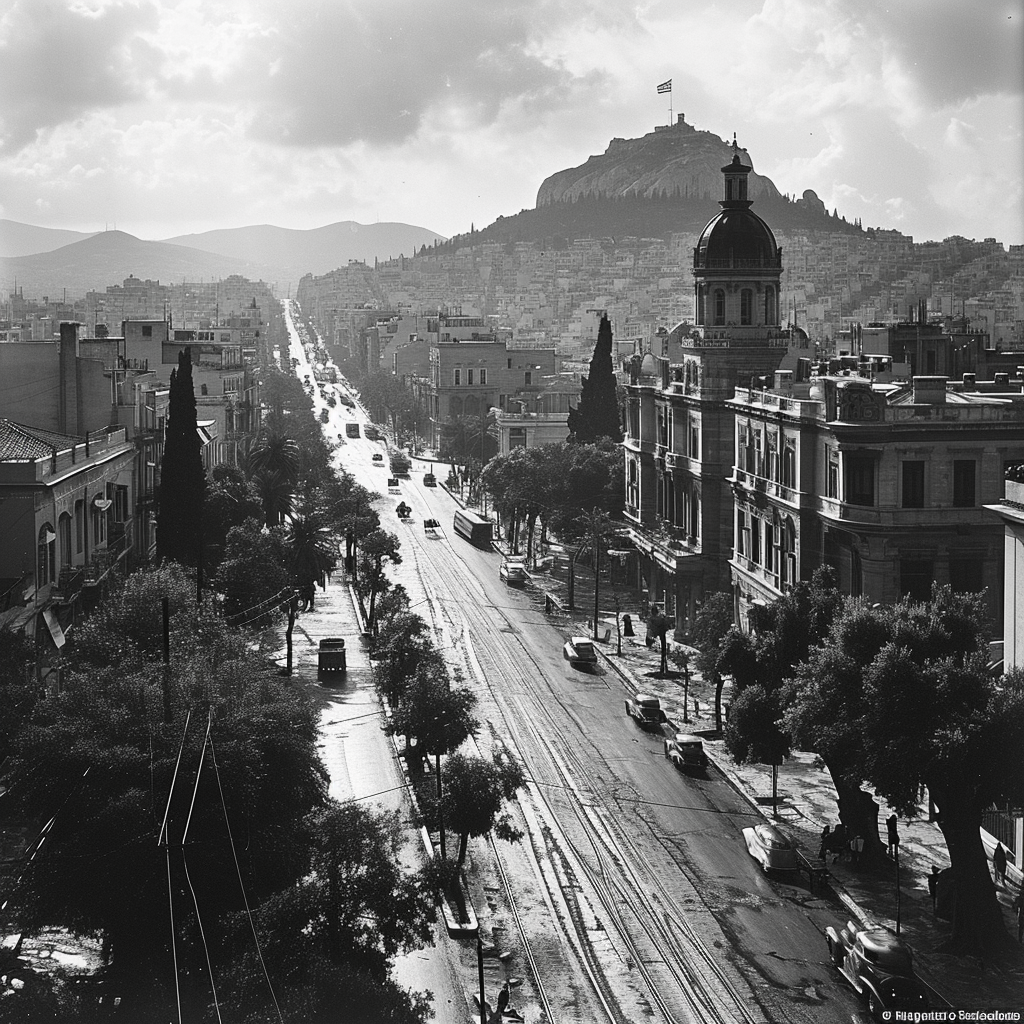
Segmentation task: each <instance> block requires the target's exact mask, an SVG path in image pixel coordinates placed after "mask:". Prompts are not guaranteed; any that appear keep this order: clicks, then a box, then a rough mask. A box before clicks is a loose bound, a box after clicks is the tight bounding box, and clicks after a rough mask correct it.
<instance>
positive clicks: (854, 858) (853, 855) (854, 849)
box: [850, 835, 864, 867]
mask: <svg viewBox="0 0 1024 1024" xmlns="http://www.w3.org/2000/svg"><path fill="white" fill-rule="evenodd" d="M863 852H864V837H863V836H861V835H856V836H854V837H853V838H852V839H851V840H850V863H851V864H852V865H853V866H854V867H857V865H858V864H860V855H861V854H862V853H863Z"/></svg>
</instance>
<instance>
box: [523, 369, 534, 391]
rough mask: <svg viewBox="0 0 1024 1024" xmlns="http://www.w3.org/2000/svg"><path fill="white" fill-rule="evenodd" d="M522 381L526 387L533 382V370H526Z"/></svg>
mask: <svg viewBox="0 0 1024 1024" xmlns="http://www.w3.org/2000/svg"><path fill="white" fill-rule="evenodd" d="M523 383H524V384H525V385H526V386H527V387H529V386H530V385H531V384H532V383H533V371H532V370H527V371H526V379H525V380H524V381H523Z"/></svg>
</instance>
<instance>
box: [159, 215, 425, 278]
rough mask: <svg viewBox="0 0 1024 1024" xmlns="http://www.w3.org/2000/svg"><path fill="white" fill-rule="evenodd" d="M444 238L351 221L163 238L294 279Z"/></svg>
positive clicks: (422, 230) (415, 248)
mask: <svg viewBox="0 0 1024 1024" xmlns="http://www.w3.org/2000/svg"><path fill="white" fill-rule="evenodd" d="M444 240H445V236H444V235H441V234H438V232H436V231H430V230H429V229H428V228H421V227H416V226H414V225H412V224H399V223H394V222H387V223H383V224H358V223H357V222H356V221H354V220H343V221H339V222H338V223H337V224H327V225H325V226H324V227H322V228H312V229H310V230H308V231H296V230H293V229H290V228H278V227H274V226H273V225H272V224H261V225H259V226H254V227H245V228H225V229H221V230H218V231H204V232H203V233H201V234H198V235H179V236H178V237H176V238H168V239H166V241H167V242H169V243H173V244H175V245H187V246H190V247H192V248H194V249H202V250H204V251H205V252H212V253H217V254H219V255H221V256H231V257H233V258H235V259H244V260H251V261H253V262H255V263H262V264H265V265H267V266H273V267H277V268H278V274H277V278H278V279H282V278H283V279H286V280H289V281H292V282H297V281H298V280H299V278H301V277H302V275H303V274H310V273H312V274H325V273H327V272H328V271H330V270H336V269H337V268H338V267H344V266H345V265H346V264H347V263H348V261H349V260H364V261H365V262H366V263H369V264H371V265H372V263H373V261H374V259H375V258H377V259H382V260H385V259H389V258H391V257H392V256H403V255H404V256H412V255H413V254H414V253H415V252H416V251H418V250H419V249H421V248H422V247H423V246H424V245H432V244H433V243H434V242H436V241H441V242H443V241H444Z"/></svg>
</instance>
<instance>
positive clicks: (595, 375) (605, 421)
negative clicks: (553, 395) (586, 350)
mask: <svg viewBox="0 0 1024 1024" xmlns="http://www.w3.org/2000/svg"><path fill="white" fill-rule="evenodd" d="M605 437H610V438H611V439H612V440H613V441H616V442H618V441H621V440H622V431H621V430H620V429H619V403H618V398H617V397H616V394H615V371H614V370H613V369H612V325H611V323H610V322H609V320H608V317H607V316H603V317H601V326H600V327H599V328H598V330H597V344H596V345H595V346H594V354H593V355H592V356H591V357H590V374H589V375H588V376H586V377H584V378H583V393H582V394H581V395H580V402H579V405H577V406H576V408H575V409H570V410H569V440H570V441H579V442H581V443H583V444H592V443H593V442H595V441H597V440H599V439H601V438H605Z"/></svg>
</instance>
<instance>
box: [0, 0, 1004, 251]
mask: <svg viewBox="0 0 1024 1024" xmlns="http://www.w3.org/2000/svg"><path fill="white" fill-rule="evenodd" d="M1022 25H1024V0H890V2H888V3H886V2H882V0H721V2H719V3H707V2H704V0H699V2H696V0H651V2H647V0H636V2H633V3H629V2H626V0H0V217H2V218H9V219H11V220H15V221H21V222H24V223H28V224H36V225H40V226H44V227H60V228H72V229H75V230H79V231H100V230H103V229H104V228H106V227H110V228H112V227H115V226H116V227H117V228H118V229H120V230H123V231H127V232H130V233H131V234H133V235H137V236H138V237H140V238H149V239H159V238H168V237H173V236H175V235H180V234H186V233H191V232H199V231H206V230H210V229H213V228H231V227H241V226H244V225H249V224H275V225H278V226H280V227H290V228H314V227H320V226H322V225H325V224H330V223H334V222H336V221H342V220H354V221H358V222H360V223H363V224H366V223H373V222H375V221H403V222H406V223H409V224H415V225H419V226H422V227H425V228H429V229H430V230H433V231H436V232H438V233H439V234H442V235H452V234H455V233H458V232H463V231H467V230H469V228H470V225H471V224H474V225H475V226H476V227H477V228H480V227H483V226H485V225H487V224H489V223H491V222H492V221H493V220H494V219H495V218H496V217H498V216H501V215H506V216H507V215H511V214H514V213H517V212H518V211H519V210H521V209H523V208H528V207H533V206H534V205H535V202H536V196H537V189H538V187H539V186H540V184H541V182H542V181H543V180H544V178H546V177H547V176H548V175H550V174H553V173H554V172H556V171H559V170H562V169H564V168H567V167H574V166H577V165H579V164H581V163H583V162H585V161H586V159H587V158H588V157H589V156H591V155H593V154H598V153H601V152H603V151H604V150H605V149H606V148H607V145H608V143H609V141H610V140H611V139H612V138H615V137H619V138H637V137H639V136H641V135H644V134H646V133H647V132H650V131H651V130H652V129H653V128H654V126H655V125H658V124H667V123H668V120H669V106H668V103H667V102H666V101H667V100H668V99H669V98H670V97H669V96H667V95H659V94H658V93H657V86H658V84H659V83H662V82H665V81H667V80H669V79H671V80H672V93H671V100H672V106H673V112H674V114H675V115H678V114H679V113H685V115H686V120H687V122H689V123H690V124H692V125H694V126H696V127H697V128H698V129H702V130H706V131H711V132H714V133H715V134H717V135H720V136H722V137H723V138H726V139H731V138H732V135H733V132H735V133H736V135H737V138H738V140H739V142H740V145H742V146H743V147H745V148H746V149H747V151H748V152H749V153H750V156H751V158H752V160H753V163H754V167H755V169H756V170H757V171H758V172H759V173H761V174H766V175H768V176H769V177H770V178H771V179H772V180H773V181H774V182H775V185H776V186H777V187H778V189H779V190H780V191H782V192H784V193H791V194H794V195H800V194H801V193H802V192H803V191H804V190H805V189H813V190H814V191H815V192H816V193H817V194H818V196H819V197H820V198H821V199H822V200H823V201H824V202H825V204H826V206H827V207H828V208H829V209H830V210H831V209H832V208H833V207H836V208H838V210H839V213H840V214H841V215H845V216H846V217H847V219H848V220H853V219H854V218H857V217H859V218H860V219H861V221H862V222H863V224H864V225H865V226H881V227H886V228H896V229H898V230H900V231H902V232H904V233H906V234H910V235H913V236H914V237H915V239H916V240H918V241H924V240H927V239H941V238H945V237H948V236H949V235H963V236H965V237H967V238H977V239H982V238H987V237H995V238H997V239H999V240H1000V241H1001V242H1004V243H1007V244H1021V243H1024V205H1022V178H1024V174H1022V172H1024V139H1022V128H1024V99H1022V94H1024V38H1022V35H1024V33H1022Z"/></svg>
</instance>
